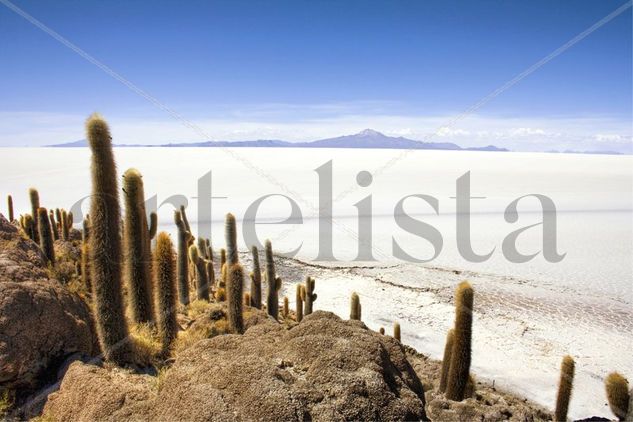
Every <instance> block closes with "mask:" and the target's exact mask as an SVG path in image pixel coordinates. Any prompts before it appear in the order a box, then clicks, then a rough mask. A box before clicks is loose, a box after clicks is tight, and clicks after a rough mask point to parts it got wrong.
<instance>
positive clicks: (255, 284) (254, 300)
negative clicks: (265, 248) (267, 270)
mask: <svg viewBox="0 0 633 422" xmlns="http://www.w3.org/2000/svg"><path fill="white" fill-rule="evenodd" d="M251 253H252V255H253V272H251V306H252V307H253V308H257V309H262V271H261V269H260V268H259V251H258V250H257V246H253V247H252V248H251Z"/></svg>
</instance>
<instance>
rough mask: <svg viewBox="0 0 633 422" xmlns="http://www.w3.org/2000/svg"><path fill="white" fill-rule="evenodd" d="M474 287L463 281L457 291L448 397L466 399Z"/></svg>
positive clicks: (459, 399)
mask: <svg viewBox="0 0 633 422" xmlns="http://www.w3.org/2000/svg"><path fill="white" fill-rule="evenodd" d="M473 297H474V293H473V288H472V287H471V286H470V284H469V283H468V282H465V281H464V282H462V283H460V284H459V286H457V290H456V292H455V339H454V342H453V350H452V351H451V365H450V367H449V370H448V381H447V385H446V398H448V399H449V400H454V401H462V400H464V396H465V394H466V385H467V384H468V375H469V372H470V360H471V357H470V350H471V342H472V324H473Z"/></svg>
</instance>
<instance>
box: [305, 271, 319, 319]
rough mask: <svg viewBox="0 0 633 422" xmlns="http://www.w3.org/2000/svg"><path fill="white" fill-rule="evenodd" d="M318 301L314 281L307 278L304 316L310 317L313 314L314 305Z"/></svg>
mask: <svg viewBox="0 0 633 422" xmlns="http://www.w3.org/2000/svg"><path fill="white" fill-rule="evenodd" d="M316 299H317V294H316V293H314V279H313V278H311V277H310V276H308V277H306V283H305V297H304V298H303V300H304V301H305V305H304V312H303V314H304V315H306V316H307V315H310V314H311V313H312V308H313V305H314V301H315V300H316Z"/></svg>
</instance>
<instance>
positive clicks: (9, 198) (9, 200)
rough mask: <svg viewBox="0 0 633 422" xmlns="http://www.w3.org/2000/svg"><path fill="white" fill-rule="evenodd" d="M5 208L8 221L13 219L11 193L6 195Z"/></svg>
mask: <svg viewBox="0 0 633 422" xmlns="http://www.w3.org/2000/svg"><path fill="white" fill-rule="evenodd" d="M7 210H8V212H9V222H12V221H13V197H12V196H11V195H8V196H7Z"/></svg>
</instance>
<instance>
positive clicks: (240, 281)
mask: <svg viewBox="0 0 633 422" xmlns="http://www.w3.org/2000/svg"><path fill="white" fill-rule="evenodd" d="M243 285H244V269H243V268H242V266H241V265H240V264H239V263H236V264H233V265H231V266H230V267H229V276H228V280H227V286H226V290H227V296H228V297H227V299H228V305H227V308H228V315H227V322H228V325H229V331H230V332H232V333H235V334H241V333H243V332H244V320H243V316H242V300H243V299H242V294H243Z"/></svg>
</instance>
